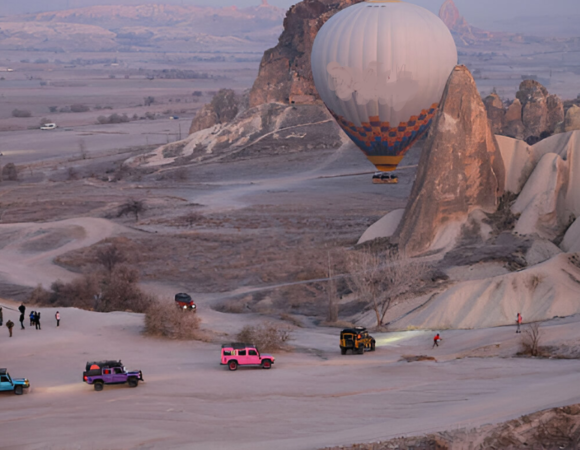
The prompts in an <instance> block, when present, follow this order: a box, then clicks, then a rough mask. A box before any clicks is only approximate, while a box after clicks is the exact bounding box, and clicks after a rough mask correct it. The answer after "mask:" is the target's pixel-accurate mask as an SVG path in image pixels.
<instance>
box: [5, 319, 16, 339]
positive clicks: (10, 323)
mask: <svg viewBox="0 0 580 450" xmlns="http://www.w3.org/2000/svg"><path fill="white" fill-rule="evenodd" d="M6 328H8V333H10V337H12V328H14V322H12V321H11V320H9V321H8V322H6Z"/></svg>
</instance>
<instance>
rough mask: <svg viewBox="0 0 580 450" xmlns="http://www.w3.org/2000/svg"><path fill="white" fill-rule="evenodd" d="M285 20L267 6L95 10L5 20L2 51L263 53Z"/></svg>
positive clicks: (277, 10)
mask: <svg viewBox="0 0 580 450" xmlns="http://www.w3.org/2000/svg"><path fill="white" fill-rule="evenodd" d="M283 17H284V11H283V10H282V9H280V8H277V7H274V6H270V5H268V4H264V5H262V6H258V7H253V8H244V9H237V8H235V7H229V8H213V7H196V6H177V5H154V4H148V5H139V6H93V7H87V8H79V9H71V10H65V11H56V12H55V11H53V12H45V13H41V14H29V15H21V16H10V17H4V18H3V19H0V49H6V50H21V49H30V50H45V51H76V50H86V51H108V50H119V49H123V50H124V51H131V50H135V51H138V50H140V49H143V48H145V49H148V50H152V49H155V50H166V51H184V52H187V51H208V50H209V51H212V50H215V49H219V50H221V51H236V50H237V51H248V50H250V51H252V50H253V51H263V49H264V48H265V46H267V45H271V43H272V42H275V40H276V38H277V37H278V36H279V35H280V33H281V31H282V20H283Z"/></svg>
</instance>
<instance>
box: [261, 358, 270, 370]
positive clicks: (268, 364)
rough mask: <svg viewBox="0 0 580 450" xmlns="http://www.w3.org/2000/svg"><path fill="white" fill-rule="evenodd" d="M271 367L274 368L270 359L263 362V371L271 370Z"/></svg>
mask: <svg viewBox="0 0 580 450" xmlns="http://www.w3.org/2000/svg"><path fill="white" fill-rule="evenodd" d="M270 367H272V361H270V360H269V359H265V360H264V361H262V369H269V368H270Z"/></svg>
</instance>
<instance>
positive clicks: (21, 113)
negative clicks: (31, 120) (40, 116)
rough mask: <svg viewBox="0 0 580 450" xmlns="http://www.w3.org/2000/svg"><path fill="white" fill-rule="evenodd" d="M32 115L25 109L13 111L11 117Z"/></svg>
mask: <svg viewBox="0 0 580 450" xmlns="http://www.w3.org/2000/svg"><path fill="white" fill-rule="evenodd" d="M31 116H32V113H31V112H30V111H28V110H27V109H13V110H12V117H31Z"/></svg>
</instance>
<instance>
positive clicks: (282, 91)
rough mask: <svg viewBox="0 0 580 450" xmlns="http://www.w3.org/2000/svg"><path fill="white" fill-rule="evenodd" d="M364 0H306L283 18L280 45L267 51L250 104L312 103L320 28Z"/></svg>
mask: <svg viewBox="0 0 580 450" xmlns="http://www.w3.org/2000/svg"><path fill="white" fill-rule="evenodd" d="M361 1H363V0H304V1H302V2H300V3H297V4H296V5H294V6H292V7H291V8H290V10H289V11H288V13H287V14H286V19H284V31H283V32H282V35H281V36H280V39H279V42H278V45H277V46H276V47H274V48H272V49H270V50H267V51H266V52H265V53H264V57H263V58H262V62H261V63H260V72H259V74H258V78H257V79H256V81H255V82H254V87H253V88H252V90H251V92H250V106H252V107H253V106H257V105H261V104H264V103H270V102H281V103H286V104H288V103H311V102H313V101H314V100H316V99H318V93H317V92H316V88H315V87H314V80H313V79H312V72H311V69H310V54H311V52H312V45H313V44H314V38H315V37H316V34H317V33H318V30H320V28H321V27H322V25H324V23H325V22H326V21H327V20H328V19H330V18H331V17H332V16H333V15H334V14H336V13H337V12H338V11H340V10H341V9H344V8H346V7H347V6H350V5H353V4H355V3H360V2H361Z"/></svg>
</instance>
